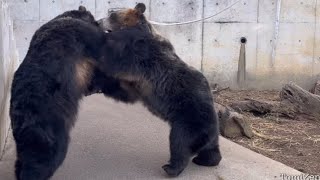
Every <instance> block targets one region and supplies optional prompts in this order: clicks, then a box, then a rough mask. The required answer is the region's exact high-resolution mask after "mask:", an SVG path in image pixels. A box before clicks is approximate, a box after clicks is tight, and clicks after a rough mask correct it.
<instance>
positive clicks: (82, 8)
mask: <svg viewBox="0 0 320 180" xmlns="http://www.w3.org/2000/svg"><path fill="white" fill-rule="evenodd" d="M86 10H87V9H86V7H84V6H79V11H86Z"/></svg>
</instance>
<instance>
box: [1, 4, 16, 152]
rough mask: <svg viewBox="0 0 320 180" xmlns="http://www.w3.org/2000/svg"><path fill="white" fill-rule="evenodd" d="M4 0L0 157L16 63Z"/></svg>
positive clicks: (5, 133) (2, 16) (11, 29)
mask: <svg viewBox="0 0 320 180" xmlns="http://www.w3.org/2000/svg"><path fill="white" fill-rule="evenodd" d="M8 10H9V9H8V6H7V4H6V2H5V1H1V2H0V158H1V154H2V152H3V148H4V144H5V139H6V137H7V133H8V129H9V125H10V120H9V99H10V86H11V81H12V77H13V73H14V71H15V69H16V67H17V65H18V62H19V61H18V53H17V51H16V44H15V39H14V36H13V28H12V24H13V23H12V21H11V19H10V13H9V11H8Z"/></svg>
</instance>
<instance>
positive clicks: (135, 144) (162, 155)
mask: <svg viewBox="0 0 320 180" xmlns="http://www.w3.org/2000/svg"><path fill="white" fill-rule="evenodd" d="M168 135H169V127H168V125H167V124H166V123H165V122H163V121H161V120H159V119H158V118H156V117H155V116H153V115H151V114H150V113H149V112H148V111H147V110H146V109H145V108H144V107H142V105H140V104H135V105H125V104H123V103H117V102H114V101H113V100H111V99H108V98H105V97H103V96H102V95H92V96H90V97H86V98H85V99H84V100H83V101H82V103H81V108H80V113H79V118H78V121H77V123H76V125H75V127H74V129H73V131H72V139H71V144H70V147H69V151H68V154H67V158H66V159H65V161H64V163H63V165H62V166H61V167H60V168H59V169H58V171H57V172H56V173H55V175H54V177H53V178H52V180H113V179H120V180H121V179H148V180H149V179H150V180H151V179H165V178H166V176H165V173H164V172H163V171H162V169H161V166H162V165H163V164H165V163H166V161H167V160H168V159H169V145H168ZM220 144H221V151H222V155H223V160H222V161H221V163H220V165H219V166H217V167H200V166H197V165H194V164H193V163H192V162H190V164H189V166H188V167H187V168H186V169H185V171H184V172H183V173H182V174H181V175H180V176H179V177H178V178H177V179H190V180H191V179H192V180H202V179H203V180H205V179H208V180H209V179H210V180H268V179H270V180H271V179H272V180H274V179H275V180H281V179H282V178H281V174H282V173H284V174H287V175H299V174H300V172H299V171H297V170H294V169H292V168H290V167H288V166H285V165H283V164H281V163H279V162H276V161H273V160H271V159H269V158H267V157H264V156H262V155H260V154H257V153H254V152H252V151H250V150H248V149H246V148H244V147H242V146H239V145H237V144H235V143H233V142H231V141H229V140H226V139H225V138H222V137H221V138H220ZM14 159H15V149H14V142H13V140H12V137H11V136H10V137H9V139H8V142H7V145H6V149H5V155H4V157H3V159H2V161H0V180H13V179H14V178H13V171H14V169H13V164H14Z"/></svg>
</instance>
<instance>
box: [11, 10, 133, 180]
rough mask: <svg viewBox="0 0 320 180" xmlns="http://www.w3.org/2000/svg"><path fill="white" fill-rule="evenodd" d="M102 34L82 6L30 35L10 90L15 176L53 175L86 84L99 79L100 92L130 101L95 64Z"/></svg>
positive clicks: (37, 178)
mask: <svg viewBox="0 0 320 180" xmlns="http://www.w3.org/2000/svg"><path fill="white" fill-rule="evenodd" d="M105 35H106V34H105V32H104V31H103V30H102V29H101V28H100V27H99V26H98V23H97V22H96V21H95V19H94V17H93V16H92V14H91V13H90V12H89V11H87V10H86V9H85V8H84V7H83V6H80V7H79V10H73V11H68V12H65V13H63V14H61V15H59V16H57V17H56V18H54V19H53V20H51V21H49V22H48V23H46V24H44V25H43V26H42V27H40V28H39V29H38V30H37V31H36V32H35V34H34V35H33V37H32V40H31V42H30V47H29V50H28V52H27V55H26V57H25V58H24V60H23V62H22V63H21V65H20V67H19V68H18V70H17V71H16V72H15V74H14V79H13V83H12V88H11V94H12V96H11V100H10V117H11V126H12V131H13V136H14V139H15V142H16V149H17V160H16V164H15V174H16V178H17V180H46V179H49V178H50V177H51V176H52V175H53V173H54V172H55V171H56V169H57V168H58V167H59V166H60V164H61V163H62V162H63V160H64V158H65V156H66V153H67V148H68V143H69V132H70V129H71V127H72V126H73V124H74V123H75V120H76V115H77V112H78V105H79V101H80V99H81V98H82V97H83V96H84V95H85V94H87V93H89V94H90V86H91V85H92V84H95V83H97V82H100V81H103V84H102V85H101V86H99V88H101V89H102V92H103V93H105V95H107V96H111V97H113V98H115V99H116V100H121V101H125V102H132V101H135V99H136V97H134V96H132V95H131V94H130V93H129V94H128V93H127V91H125V90H124V89H122V86H123V85H122V84H123V82H119V81H118V80H116V79H114V78H112V77H107V76H105V75H103V74H102V73H100V72H99V71H98V70H97V69H96V68H95V64H96V59H97V58H98V54H99V53H98V51H97V50H98V49H99V48H101V46H103V44H104V43H105V42H104V41H105V40H104V39H105ZM95 77H97V78H95ZM92 78H94V80H92ZM128 86H130V85H128ZM91 90H92V88H91ZM75 179H77V178H75Z"/></svg>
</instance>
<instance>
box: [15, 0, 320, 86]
mask: <svg viewBox="0 0 320 180" xmlns="http://www.w3.org/2000/svg"><path fill="white" fill-rule="evenodd" d="M9 1H10V4H11V9H12V12H13V18H14V32H15V34H16V36H17V46H18V49H19V52H20V55H21V59H23V57H24V56H25V53H26V51H27V48H28V44H29V41H30V38H31V35H32V34H33V33H34V31H35V30H36V29H37V28H38V27H39V26H40V25H41V24H43V23H45V22H46V21H48V20H49V19H51V18H53V17H54V16H56V15H57V14H59V13H61V12H63V11H65V10H69V9H75V8H77V7H78V6H79V5H80V4H82V5H85V6H86V7H87V8H88V9H89V10H91V12H92V13H93V14H95V15H96V18H101V17H104V16H105V15H106V14H107V12H108V9H110V8H124V7H133V6H134V5H135V4H136V2H144V3H145V4H146V5H147V12H146V14H147V17H149V18H150V19H151V20H154V21H158V22H168V23H171V22H183V21H190V20H195V19H199V18H202V17H207V16H210V15H212V14H215V13H218V12H220V11H222V10H224V9H225V8H226V7H228V6H230V5H231V4H233V3H234V2H236V1H237V0H185V1H178V0H139V1H132V0H9ZM278 1H280V0H240V2H239V3H237V4H236V5H234V6H233V7H232V8H230V9H228V10H226V11H224V12H223V13H221V14H219V15H218V16H216V17H214V18H212V19H209V20H206V21H204V22H197V23H193V24H187V25H176V26H156V28H157V29H159V31H160V32H161V33H162V34H163V35H164V36H166V37H168V38H169V39H170V40H171V41H172V43H173V44H174V46H175V47H176V50H177V53H178V54H179V55H180V56H181V57H182V59H183V60H184V61H186V62H187V63H188V64H190V65H192V66H194V67H195V68H197V69H199V70H202V71H203V73H204V74H205V75H206V76H207V78H208V79H209V81H210V82H211V83H219V84H221V85H222V86H230V87H232V88H237V87H238V86H237V82H236V80H237V77H236V76H237V71H238V61H239V52H240V38H241V37H246V38H247V44H246V64H247V66H246V73H247V81H246V84H245V87H247V88H259V89H271V88H272V89H273V88H280V87H281V86H282V84H283V83H286V82H288V81H295V82H297V83H298V84H299V85H301V86H303V87H305V88H309V87H310V86H311V85H312V83H313V82H314V81H315V79H317V78H318V76H319V73H320V26H319V23H320V18H319V16H320V11H319V10H320V2H318V0H281V11H280V13H279V14H278V15H279V16H277V3H278ZM277 17H278V18H279V21H280V23H279V29H278V31H277V28H275V22H276V19H277ZM276 32H277V33H276ZM276 34H278V36H277V38H275V37H276V36H275V35H276ZM272 54H274V55H272Z"/></svg>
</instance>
